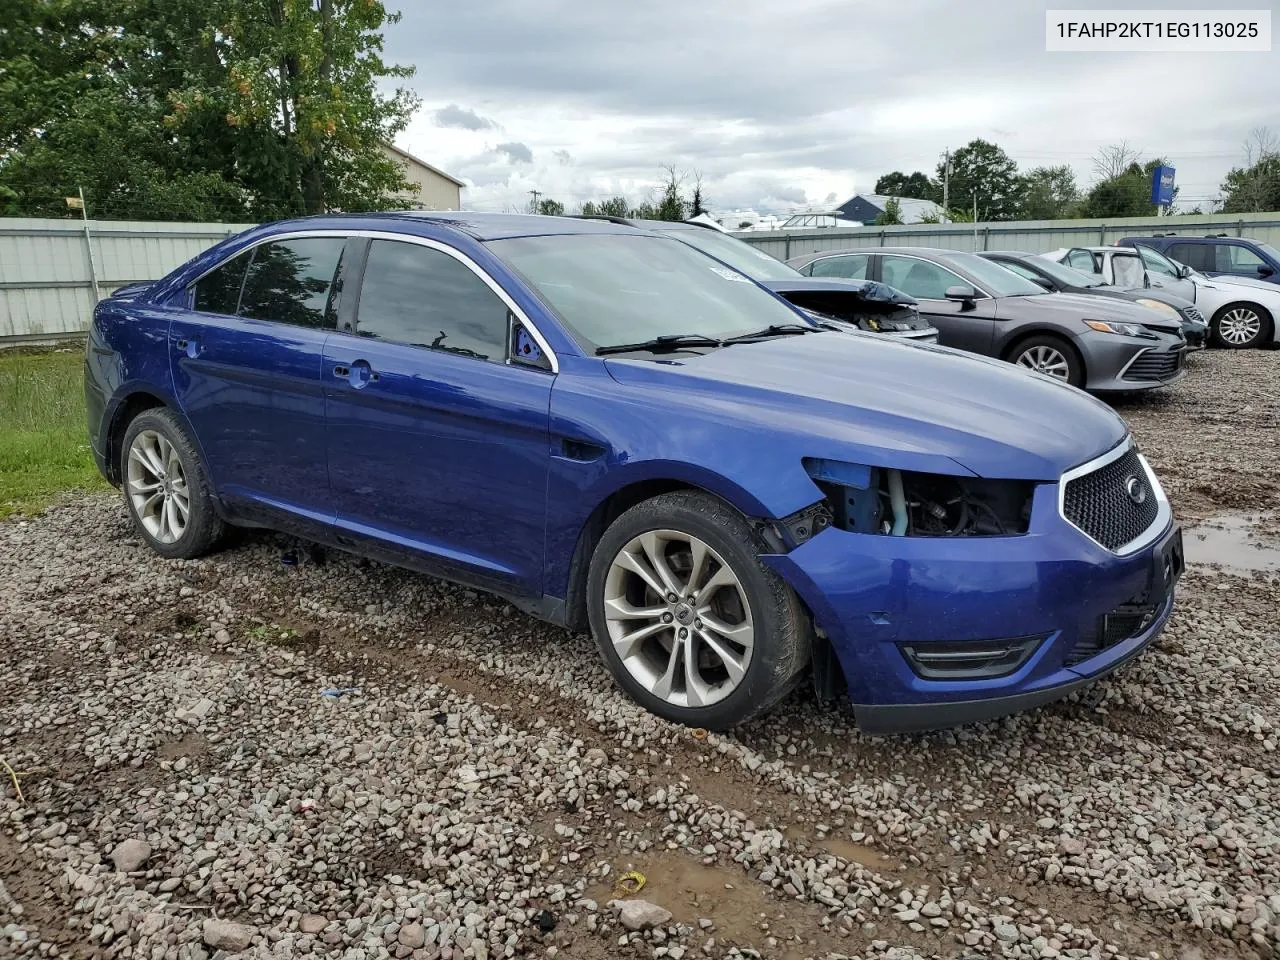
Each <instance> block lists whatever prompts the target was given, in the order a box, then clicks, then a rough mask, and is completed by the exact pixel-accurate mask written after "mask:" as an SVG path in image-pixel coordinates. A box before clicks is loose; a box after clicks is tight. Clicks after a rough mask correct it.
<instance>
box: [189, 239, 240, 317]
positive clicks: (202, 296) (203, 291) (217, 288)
mask: <svg viewBox="0 0 1280 960" xmlns="http://www.w3.org/2000/svg"><path fill="white" fill-rule="evenodd" d="M251 255H252V254H251V252H250V251H248V250H246V251H245V252H244V253H241V254H239V255H237V256H234V257H232V258H231V259H230V260H228V261H227V262H226V263H224V264H223V265H222V266H220V267H219V268H218V269H217V270H214V271H213V272H211V273H206V274H205V275H204V276H203V277H201V278H200V279H199V280H197V281H196V284H195V295H194V297H193V299H192V307H193V308H194V309H196V310H199V311H200V312H201V313H223V314H226V315H227V316H235V312H236V308H237V307H238V306H239V305H240V287H241V285H242V284H243V283H244V268H245V267H246V266H248V264H249V257H250V256H251Z"/></svg>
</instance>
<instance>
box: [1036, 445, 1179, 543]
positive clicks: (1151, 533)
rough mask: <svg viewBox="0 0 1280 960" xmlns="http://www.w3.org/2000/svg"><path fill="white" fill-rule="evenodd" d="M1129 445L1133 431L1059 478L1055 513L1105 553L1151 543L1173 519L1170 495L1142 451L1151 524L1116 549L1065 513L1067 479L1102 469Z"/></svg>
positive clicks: (1116, 458)
mask: <svg viewBox="0 0 1280 960" xmlns="http://www.w3.org/2000/svg"><path fill="white" fill-rule="evenodd" d="M1131 449H1133V435H1132V434H1130V435H1129V436H1127V437H1125V438H1124V439H1123V440H1122V441H1120V443H1118V444H1116V446H1114V447H1112V448H1111V449H1110V450H1108V451H1107V452H1106V453H1104V454H1102V456H1100V457H1094V458H1093V459H1092V460H1090V461H1088V462H1087V463H1082V464H1080V466H1078V467H1072V468H1071V469H1070V470H1068V471H1067V472H1066V473H1064V474H1063V475H1062V476H1061V477H1059V478H1058V516H1060V517H1061V518H1062V519H1063V520H1064V521H1065V522H1066V523H1067V525H1068V526H1070V527H1073V528H1074V529H1075V530H1077V531H1078V532H1079V533H1080V535H1081V536H1083V537H1084V538H1085V539H1087V540H1088V541H1089V542H1090V543H1093V544H1097V545H1098V546H1099V547H1101V548H1102V549H1103V550H1106V551H1107V552H1108V553H1111V554H1115V555H1116V556H1117V557H1127V556H1130V555H1132V554H1134V553H1137V552H1138V551H1139V550H1141V549H1142V548H1143V547H1145V546H1148V545H1149V544H1151V543H1152V542H1153V541H1155V540H1156V539H1158V538H1159V537H1160V536H1161V535H1162V534H1163V533H1164V532H1165V530H1166V529H1168V527H1169V523H1170V521H1171V520H1172V519H1173V508H1172V507H1171V506H1170V505H1169V498H1168V497H1167V496H1165V492H1164V487H1162V486H1160V481H1159V479H1157V477H1156V472H1155V471H1154V470H1152V469H1151V464H1150V463H1148V462H1147V458H1146V457H1144V456H1143V455H1142V454H1141V453H1139V454H1138V462H1139V463H1140V464H1142V469H1143V470H1144V471H1146V474H1147V482H1148V483H1149V484H1151V492H1152V493H1154V494H1155V497H1156V518H1155V519H1154V520H1152V521H1151V526H1149V527H1147V529H1146V530H1144V531H1142V533H1140V534H1138V536H1136V537H1135V538H1134V539H1132V540H1130V541H1129V542H1128V543H1125V544H1122V545H1121V546H1119V547H1118V548H1116V549H1115V550H1112V549H1111V548H1110V547H1107V546H1104V545H1103V544H1101V543H1098V541H1097V540H1095V539H1094V538H1093V537H1091V536H1089V534H1087V533H1085V532H1084V531H1083V530H1081V529H1080V528H1079V527H1078V526H1076V525H1075V524H1074V523H1072V522H1071V520H1070V519H1069V518H1068V517H1067V484H1068V483H1069V482H1070V481H1072V480H1075V479H1076V478H1077V477H1083V476H1086V475H1087V474H1090V473H1093V472H1094V471H1095V470H1100V469H1102V468H1103V467H1105V466H1106V465H1107V464H1109V463H1112V462H1113V461H1115V460H1119V459H1120V458H1121V457H1123V456H1124V455H1125V454H1126V453H1128V452H1129V451H1130V450H1131Z"/></svg>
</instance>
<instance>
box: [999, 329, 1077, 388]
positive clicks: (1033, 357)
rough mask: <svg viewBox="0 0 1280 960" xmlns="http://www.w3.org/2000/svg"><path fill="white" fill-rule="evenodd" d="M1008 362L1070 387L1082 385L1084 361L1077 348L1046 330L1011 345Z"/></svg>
mask: <svg viewBox="0 0 1280 960" xmlns="http://www.w3.org/2000/svg"><path fill="white" fill-rule="evenodd" d="M1009 362H1010V363H1012V364H1014V365H1015V366H1019V367H1026V368H1027V369H1029V370H1035V371H1037V372H1039V373H1043V374H1044V375H1045V376H1049V377H1053V378H1054V379H1055V380H1062V381H1064V382H1066V383H1069V384H1071V385H1072V386H1073V387H1083V386H1084V381H1085V375H1084V361H1083V360H1082V359H1081V358H1080V354H1079V353H1077V352H1076V348H1075V347H1073V346H1072V345H1071V344H1069V343H1067V341H1066V340H1064V339H1062V338H1061V337H1055V336H1052V335H1050V334H1046V335H1043V336H1038V337H1029V338H1028V339H1026V340H1023V341H1022V342H1021V343H1020V344H1018V345H1017V346H1016V347H1014V349H1013V352H1012V353H1010V354H1009Z"/></svg>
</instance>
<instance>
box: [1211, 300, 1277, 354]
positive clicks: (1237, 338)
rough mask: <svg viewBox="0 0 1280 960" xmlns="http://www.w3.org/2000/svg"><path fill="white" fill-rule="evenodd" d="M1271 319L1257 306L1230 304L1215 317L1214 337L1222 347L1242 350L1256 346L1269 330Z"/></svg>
mask: <svg viewBox="0 0 1280 960" xmlns="http://www.w3.org/2000/svg"><path fill="white" fill-rule="evenodd" d="M1268 324H1269V321H1268V319H1267V318H1266V317H1264V316H1263V315H1262V312H1261V311H1260V310H1259V309H1258V308H1257V307H1252V306H1249V305H1248V304H1243V303H1236V304H1228V305H1227V306H1225V307H1223V308H1222V309H1221V310H1219V311H1218V312H1217V313H1216V314H1214V317H1213V339H1214V342H1215V343H1217V345H1218V346H1220V347H1227V348H1229V349H1232V350H1242V349H1245V348H1246V347H1256V346H1258V344H1259V343H1261V342H1262V340H1263V338H1264V337H1265V336H1266V334H1267V332H1268V329H1267V328H1268Z"/></svg>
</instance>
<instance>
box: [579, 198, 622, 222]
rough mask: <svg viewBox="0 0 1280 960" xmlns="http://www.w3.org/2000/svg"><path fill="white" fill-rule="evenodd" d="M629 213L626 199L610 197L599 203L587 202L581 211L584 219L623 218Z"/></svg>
mask: <svg viewBox="0 0 1280 960" xmlns="http://www.w3.org/2000/svg"><path fill="white" fill-rule="evenodd" d="M630 212H631V206H630V204H628V203H627V198H626V197H610V198H609V199H608V200H601V201H599V202H596V201H594V200H588V201H587V202H586V203H584V204H583V205H582V211H581V213H582V215H583V216H584V217H625V216H626V215H627V214H629V213H630Z"/></svg>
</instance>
